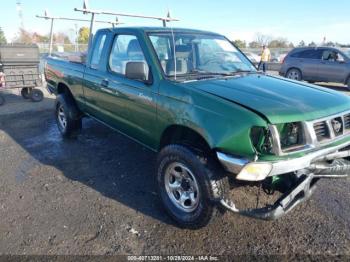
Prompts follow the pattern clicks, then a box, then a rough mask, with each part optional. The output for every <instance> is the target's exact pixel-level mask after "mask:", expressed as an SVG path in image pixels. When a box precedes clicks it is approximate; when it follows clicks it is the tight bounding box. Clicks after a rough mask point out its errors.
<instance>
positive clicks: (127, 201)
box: [0, 110, 172, 224]
mask: <svg viewBox="0 0 350 262" xmlns="http://www.w3.org/2000/svg"><path fill="white" fill-rule="evenodd" d="M28 118H30V119H31V121H28V120H27V119H28ZM0 129H2V130H3V131H5V132H6V133H7V134H8V135H9V136H11V138H12V139H13V140H15V141H16V143H17V144H19V145H20V146H21V147H22V148H23V149H24V150H26V151H27V152H28V153H29V154H30V155H31V156H32V157H34V158H35V159H36V160H37V161H39V162H40V163H41V165H48V166H52V167H54V168H56V169H58V170H60V171H61V172H62V174H63V175H64V176H66V177H67V178H68V179H71V180H74V181H78V182H81V183H83V184H85V185H87V186H89V187H91V188H93V189H94V190H96V191H98V192H100V193H101V194H102V195H103V196H106V197H108V198H111V199H114V200H116V201H118V202H120V203H121V204H123V205H126V206H128V207H130V208H133V209H134V210H136V211H137V212H141V213H143V214H145V215H147V216H150V217H153V218H155V219H157V220H160V221H162V222H164V223H168V224H169V223H170V224H172V222H171V221H170V220H169V219H168V217H167V216H166V215H165V214H164V213H163V210H162V207H161V205H160V203H159V201H158V197H157V193H156V187H155V183H154V179H153V178H154V172H155V171H154V166H155V154H154V153H153V152H152V151H150V150H148V149H146V148H144V147H142V146H140V145H138V144H137V143H135V142H133V141H131V140H130V139H126V138H125V137H124V136H122V135H120V134H118V133H117V132H114V131H112V130H110V129H109V128H107V127H105V126H103V125H101V124H100V123H98V122H96V121H94V120H92V119H87V118H86V119H84V120H83V131H82V134H81V135H79V136H78V138H77V139H75V140H74V139H73V140H67V139H63V138H62V137H61V135H60V134H59V131H58V129H57V126H56V123H55V121H54V118H53V111H52V110H49V111H46V112H40V114H38V113H37V112H26V113H20V114H16V116H15V119H14V115H8V116H2V117H1V118H0ZM30 165H31V164H30V163H23V167H24V169H28V166H30ZM26 166H27V167H26ZM18 177H19V178H20V179H25V178H24V177H23V176H18Z"/></svg>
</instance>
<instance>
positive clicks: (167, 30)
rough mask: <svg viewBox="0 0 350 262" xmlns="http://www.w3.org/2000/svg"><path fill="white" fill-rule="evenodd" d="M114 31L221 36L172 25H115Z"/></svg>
mask: <svg viewBox="0 0 350 262" xmlns="http://www.w3.org/2000/svg"><path fill="white" fill-rule="evenodd" d="M112 30H113V31H114V32H118V31H119V30H128V31H130V32H132V31H133V32H145V33H170V32H172V31H173V32H174V33H187V34H191V33H192V34H210V35H217V36H220V34H218V33H214V32H210V31H203V30H197V29H188V28H171V27H142V26H141V27H140V26H137V27H136V26H135V27H115V28H113V29H112Z"/></svg>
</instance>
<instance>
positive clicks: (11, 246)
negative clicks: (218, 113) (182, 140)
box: [0, 94, 350, 258]
mask: <svg viewBox="0 0 350 262" xmlns="http://www.w3.org/2000/svg"><path fill="white" fill-rule="evenodd" d="M6 99H8V101H9V103H8V104H6V105H4V106H3V107H0V236H1V237H0V254H42V255H46V254H51V255H63V254H65V255H67V254H68V255H69V254H75V255H105V254H109V255H115V254H148V255H150V254H153V255H159V254H163V255H179V254H187V255H208V254H211V255H230V256H231V255H245V254H253V255H271V254H273V255H276V254H284V255H288V258H290V256H291V255H296V254H297V255H305V254H320V255H321V254H322V255H324V254H326V255H350V205H349V197H350V180H349V179H342V180H323V181H320V182H319V185H318V190H316V193H315V194H314V195H313V196H312V198H311V199H310V200H309V201H307V202H305V203H303V204H302V205H300V206H299V207H297V208H296V209H295V210H294V211H292V212H291V213H290V214H288V215H287V216H285V217H283V218H281V219H280V220H278V221H272V222H265V221H260V220H255V219H250V218H246V217H241V216H237V215H234V214H230V213H226V214H225V215H223V216H222V217H220V218H218V219H217V220H216V221H215V222H214V223H212V224H210V225H209V226H207V227H206V228H203V229H200V230H196V231H191V230H184V229H179V228H178V227H176V225H174V224H173V223H172V221H171V220H170V219H169V218H168V216H167V215H166V214H165V213H164V210H163V209H162V206H161V203H160V202H159V200H158V196H157V194H156V193H155V191H156V188H155V184H154V180H153V174H154V162H155V154H154V153H152V152H150V151H148V150H147V149H145V148H143V147H142V146H140V145H138V144H136V143H134V142H132V141H130V140H129V139H126V138H125V137H123V136H121V135H119V134H118V133H116V132H114V131H112V130H110V129H108V128H107V127H105V126H103V125H101V124H99V123H97V122H96V121H93V120H91V119H84V123H83V125H84V128H83V132H82V134H81V135H80V136H79V137H78V139H77V140H62V139H61V137H60V135H59V133H58V130H57V128H56V125H55V122H54V120H53V110H52V108H53V101H54V100H53V99H52V98H50V97H49V98H46V99H45V101H44V102H43V103H42V104H40V103H39V104H34V105H36V107H34V105H33V104H30V102H26V101H23V100H22V98H20V97H18V96H15V95H14V94H7V95H6ZM27 103H28V104H27ZM23 105H24V106H23ZM8 107H13V108H17V109H16V110H14V111H13V110H9V109H8ZM6 110H8V111H6ZM4 112H5V113H4Z"/></svg>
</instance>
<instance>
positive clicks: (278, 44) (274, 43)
mask: <svg viewBox="0 0 350 262" xmlns="http://www.w3.org/2000/svg"><path fill="white" fill-rule="evenodd" d="M269 47H270V48H287V47H288V41H287V39H284V38H278V39H274V40H271V41H270V43H269Z"/></svg>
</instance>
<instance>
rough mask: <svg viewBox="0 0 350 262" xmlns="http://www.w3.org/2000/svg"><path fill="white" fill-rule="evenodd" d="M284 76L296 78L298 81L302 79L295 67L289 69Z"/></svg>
mask: <svg viewBox="0 0 350 262" xmlns="http://www.w3.org/2000/svg"><path fill="white" fill-rule="evenodd" d="M286 77H287V78H289V79H293V80H298V81H300V80H301V79H302V76H301V72H300V70H299V69H296V68H292V69H289V70H288V72H287V74H286Z"/></svg>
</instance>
